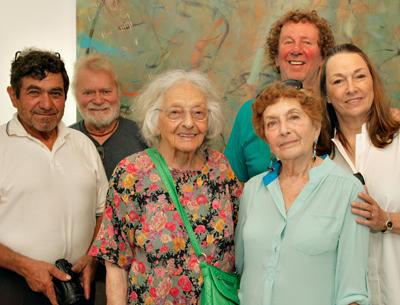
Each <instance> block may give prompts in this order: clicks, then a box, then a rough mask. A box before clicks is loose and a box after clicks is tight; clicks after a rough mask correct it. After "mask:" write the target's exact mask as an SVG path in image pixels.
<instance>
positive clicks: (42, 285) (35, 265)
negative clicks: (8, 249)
mask: <svg viewBox="0 0 400 305" xmlns="http://www.w3.org/2000/svg"><path fill="white" fill-rule="evenodd" d="M21 275H22V276H23V277H24V278H25V280H26V282H27V283H28V285H29V287H30V288H31V289H32V290H33V291H35V292H41V293H43V294H44V295H45V296H47V298H48V299H49V300H50V302H51V304H53V305H58V303H57V297H56V293H55V290H54V286H53V277H55V278H57V279H59V280H61V281H68V280H70V279H71V277H70V276H69V275H68V274H66V273H64V272H62V271H61V270H60V269H58V268H57V267H56V266H55V265H52V264H50V263H47V262H42V261H37V260H34V259H29V258H25V259H24V263H23V268H22V269H21Z"/></svg>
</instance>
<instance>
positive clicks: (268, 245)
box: [235, 158, 369, 305]
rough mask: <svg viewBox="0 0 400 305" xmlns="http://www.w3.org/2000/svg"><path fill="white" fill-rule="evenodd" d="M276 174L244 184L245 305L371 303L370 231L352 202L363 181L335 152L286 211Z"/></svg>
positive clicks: (241, 256) (240, 234) (239, 249)
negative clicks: (334, 157)
mask: <svg viewBox="0 0 400 305" xmlns="http://www.w3.org/2000/svg"><path fill="white" fill-rule="evenodd" d="M276 177H277V173H276V172H275V173H274V172H272V173H269V174H267V175H266V173H262V174H260V175H258V176H255V177H254V178H252V179H251V180H250V181H249V182H247V183H246V184H245V187H244V191H243V195H242V199H241V203H240V210H239V223H238V226H237V231H236V236H235V243H236V250H235V251H236V267H237V269H238V271H239V273H240V274H241V284H240V292H239V297H240V301H241V302H240V304H241V305H261V304H262V305H294V304H296V305H321V304H323V305H331V304H332V305H347V304H350V303H352V302H357V303H358V304H362V305H368V304H369V299H368V288H367V262H368V240H369V231H368V229H367V228H366V227H365V226H361V225H358V224H357V223H356V222H355V218H356V217H355V216H354V215H353V214H352V213H351V209H350V203H351V202H352V201H354V200H356V199H357V194H358V192H360V191H362V190H363V187H362V185H361V183H360V182H359V181H358V180H357V179H356V178H354V177H353V176H351V175H349V174H347V173H345V172H344V171H342V170H341V169H340V168H339V167H337V166H336V165H335V164H334V163H333V162H332V161H331V160H330V159H329V158H326V159H325V160H324V161H323V162H322V164H321V165H319V166H318V167H315V168H313V169H312V170H311V171H310V179H309V181H308V183H307V184H306V185H305V187H304V189H303V190H302V192H301V193H300V194H299V196H298V197H297V198H296V200H295V202H294V203H293V205H292V206H291V208H290V209H289V210H288V212H286V211H285V204H284V200H283V196H282V192H281V190H280V186H279V182H278V179H276Z"/></svg>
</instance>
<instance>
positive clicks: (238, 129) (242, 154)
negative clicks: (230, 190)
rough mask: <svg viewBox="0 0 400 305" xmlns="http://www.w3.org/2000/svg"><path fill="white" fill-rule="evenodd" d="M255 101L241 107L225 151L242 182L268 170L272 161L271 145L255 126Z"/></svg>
mask: <svg viewBox="0 0 400 305" xmlns="http://www.w3.org/2000/svg"><path fill="white" fill-rule="evenodd" d="M253 103H254V100H249V101H247V102H246V103H244V104H243V105H242V107H240V109H239V112H238V114H237V116H236V119H235V122H234V124H233V127H232V131H231V135H230V137H229V140H228V144H227V145H226V148H225V152H224V153H225V155H226V157H227V158H228V160H229V163H230V164H231V167H232V169H233V171H234V172H235V174H236V177H238V179H239V180H240V181H242V182H246V181H247V180H249V179H250V178H251V177H253V176H255V175H258V174H260V173H262V172H264V171H266V170H267V167H268V165H269V163H270V149H269V146H268V145H267V144H266V143H265V142H264V140H262V139H261V138H260V137H259V136H257V135H256V133H255V131H254V128H253V124H252V108H251V106H252V105H253Z"/></svg>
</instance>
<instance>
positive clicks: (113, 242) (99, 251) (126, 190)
mask: <svg viewBox="0 0 400 305" xmlns="http://www.w3.org/2000/svg"><path fill="white" fill-rule="evenodd" d="M126 160H127V159H124V160H123V161H121V163H120V164H119V165H118V166H117V168H116V169H115V171H114V174H113V175H112V177H111V179H110V185H109V188H108V192H107V201H106V206H105V209H104V214H103V220H102V223H101V226H100V230H99V232H98V234H97V237H96V239H95V240H94V242H93V245H92V247H91V249H90V251H89V255H91V256H95V257H97V258H99V259H100V260H107V261H110V262H112V263H114V264H117V265H119V266H120V267H121V268H124V269H126V270H128V269H129V267H130V265H131V263H132V259H133V252H132V249H133V247H134V227H135V222H137V221H138V217H137V214H136V213H135V212H134V211H128V207H129V206H130V207H132V205H133V201H132V195H131V190H132V187H133V184H134V182H135V177H134V176H133V175H132V174H131V173H129V172H128V171H127V170H126V164H125V163H126V162H128V161H126ZM128 166H129V165H128Z"/></svg>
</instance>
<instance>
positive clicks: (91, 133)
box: [86, 120, 119, 138]
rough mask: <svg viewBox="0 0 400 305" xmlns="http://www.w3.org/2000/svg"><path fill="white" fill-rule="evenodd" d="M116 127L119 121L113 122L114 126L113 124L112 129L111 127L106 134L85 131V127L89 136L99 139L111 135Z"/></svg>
mask: <svg viewBox="0 0 400 305" xmlns="http://www.w3.org/2000/svg"><path fill="white" fill-rule="evenodd" d="M118 125H119V120H117V121H115V124H114V127H113V128H111V129H110V130H109V131H106V132H104V133H95V132H91V131H89V130H88V129H87V127H86V130H87V132H88V133H89V134H90V135H91V136H94V137H99V138H100V137H104V136H107V135H109V134H110V133H113V132H114V131H115V130H116V129H117V127H118Z"/></svg>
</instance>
